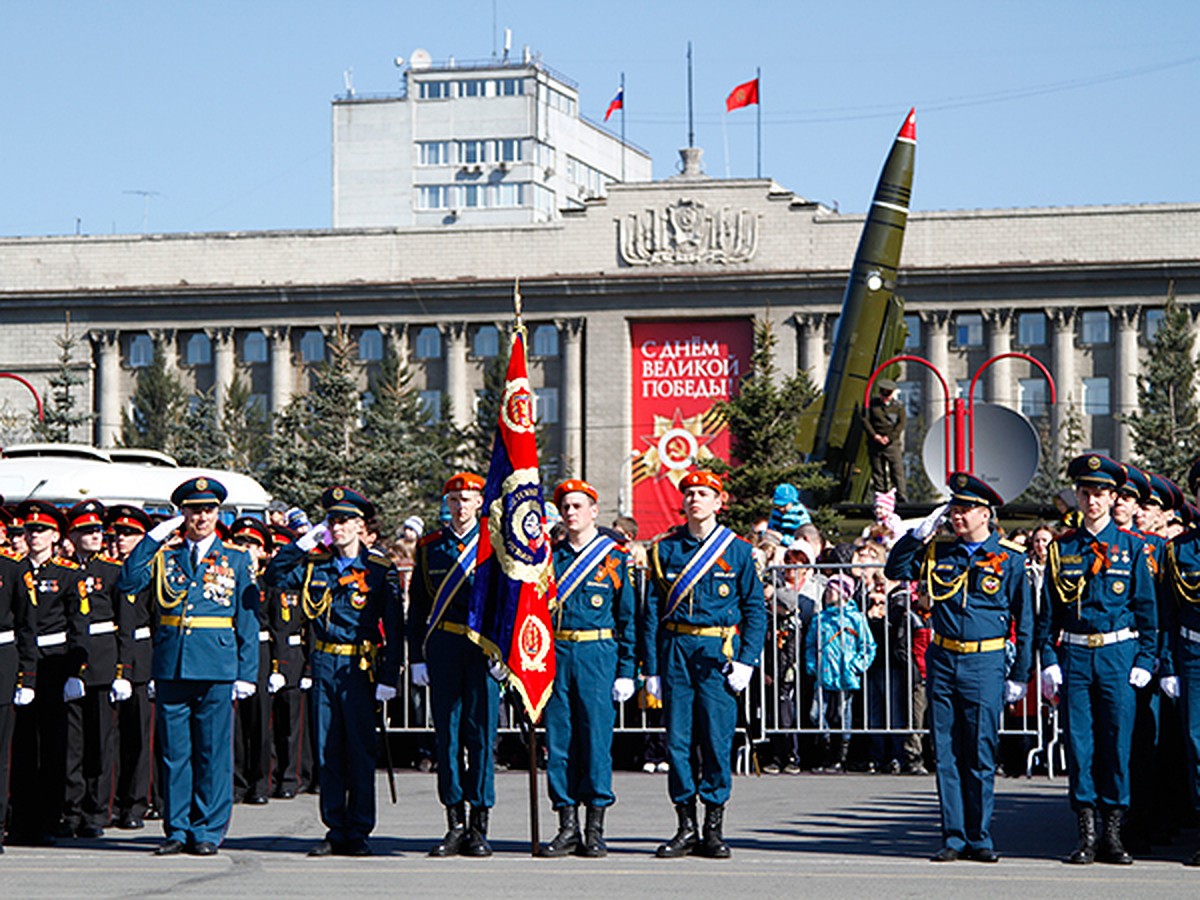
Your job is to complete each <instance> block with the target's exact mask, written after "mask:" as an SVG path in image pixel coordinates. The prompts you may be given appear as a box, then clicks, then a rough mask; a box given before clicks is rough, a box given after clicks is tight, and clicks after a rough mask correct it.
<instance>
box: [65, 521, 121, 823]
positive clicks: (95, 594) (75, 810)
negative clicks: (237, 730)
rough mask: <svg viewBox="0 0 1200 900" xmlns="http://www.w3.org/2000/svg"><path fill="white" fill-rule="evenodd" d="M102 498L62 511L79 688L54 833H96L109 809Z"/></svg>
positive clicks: (108, 589)
mask: <svg viewBox="0 0 1200 900" xmlns="http://www.w3.org/2000/svg"><path fill="white" fill-rule="evenodd" d="M105 513H106V511H105V509H104V504H102V503H100V502H99V501H98V500H85V501H83V502H82V503H77V504H75V505H74V506H73V507H71V509H70V510H69V511H68V512H67V521H68V523H69V529H70V534H69V537H70V539H71V544H72V546H74V548H75V553H74V557H73V560H74V561H75V562H76V563H78V564H79V566H80V567H81V568H82V570H83V574H84V584H85V586H86V595H85V596H84V597H82V598H81V600H80V609H79V612H80V615H81V617H82V619H83V622H82V623H81V626H80V634H81V638H82V643H83V648H84V657H85V662H84V664H83V666H82V668H81V670H80V672H79V673H78V677H79V679H80V680H81V681H82V682H83V684H84V687H85V691H84V694H83V696H82V697H80V698H79V699H78V700H77V701H75V702H73V703H69V704H67V790H66V802H65V804H64V807H63V822H62V827H61V829H60V834H61V835H63V836H70V835H72V834H74V835H76V836H78V837H83V838H97V837H100V836H101V835H103V834H104V827H105V826H106V825H107V824H108V820H109V817H110V815H111V809H110V806H111V800H112V779H113V753H114V750H115V741H116V734H115V731H114V728H113V726H114V724H115V722H114V720H115V718H116V716H115V712H116V711H115V710H114V708H113V707H114V699H113V697H112V692H111V691H112V683H113V680H114V679H115V678H116V672H117V622H116V612H115V609H114V606H115V603H114V601H115V599H116V597H115V593H114V590H115V587H116V583H117V578H119V577H120V575H121V564H120V562H118V561H117V560H116V559H113V558H112V557H110V556H108V555H106V554H105V553H104V552H103V551H104V517H105Z"/></svg>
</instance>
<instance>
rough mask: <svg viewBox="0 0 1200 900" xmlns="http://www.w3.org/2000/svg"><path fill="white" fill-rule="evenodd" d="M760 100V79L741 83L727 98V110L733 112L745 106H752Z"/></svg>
mask: <svg viewBox="0 0 1200 900" xmlns="http://www.w3.org/2000/svg"><path fill="white" fill-rule="evenodd" d="M757 102H758V79H757V78H755V79H754V80H753V81H747V82H745V83H743V84H739V85H738V86H737V87H735V88H734V89H733V90H732V91H730V92H729V96H728V97H726V98H725V112H733V111H734V110H735V109H741V108H742V107H743V106H752V105H754V104H755V103H757Z"/></svg>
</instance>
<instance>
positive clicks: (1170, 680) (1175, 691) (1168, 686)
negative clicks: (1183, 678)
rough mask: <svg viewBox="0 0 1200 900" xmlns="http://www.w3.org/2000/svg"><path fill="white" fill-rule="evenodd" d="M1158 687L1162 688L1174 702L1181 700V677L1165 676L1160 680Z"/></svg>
mask: <svg viewBox="0 0 1200 900" xmlns="http://www.w3.org/2000/svg"><path fill="white" fill-rule="evenodd" d="M1158 686H1159V687H1160V688H1162V692H1163V693H1164V694H1166V695H1167V696H1168V697H1170V698H1171V699H1172V700H1178V699H1179V676H1178V675H1164V676H1163V677H1162V678H1160V679H1158Z"/></svg>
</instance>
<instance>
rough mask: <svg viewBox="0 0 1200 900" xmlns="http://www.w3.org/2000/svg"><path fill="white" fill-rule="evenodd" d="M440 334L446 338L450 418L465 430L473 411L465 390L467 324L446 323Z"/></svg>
mask: <svg viewBox="0 0 1200 900" xmlns="http://www.w3.org/2000/svg"><path fill="white" fill-rule="evenodd" d="M442 333H443V334H444V335H445V338H446V396H448V397H449V398H450V417H451V419H452V420H453V422H454V424H455V425H457V426H458V427H459V428H467V427H469V426H470V424H471V417H472V414H473V413H474V411H475V409H474V404H473V403H471V394H470V391H469V390H468V389H467V323H466V322H450V323H447V324H446V325H445V326H444V327H443V329H442Z"/></svg>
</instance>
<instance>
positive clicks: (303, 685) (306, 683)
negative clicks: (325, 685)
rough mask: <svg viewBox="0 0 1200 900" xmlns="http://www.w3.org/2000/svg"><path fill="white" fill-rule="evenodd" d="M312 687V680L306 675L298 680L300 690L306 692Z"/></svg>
mask: <svg viewBox="0 0 1200 900" xmlns="http://www.w3.org/2000/svg"><path fill="white" fill-rule="evenodd" d="M311 687H312V679H311V678H309V677H308V676H307V675H304V676H302V677H301V678H300V690H302V691H307V690H309V689H310V688H311Z"/></svg>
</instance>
